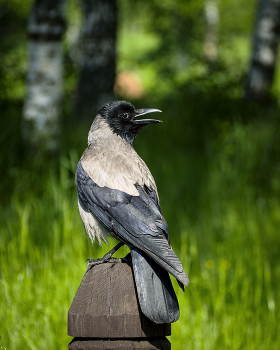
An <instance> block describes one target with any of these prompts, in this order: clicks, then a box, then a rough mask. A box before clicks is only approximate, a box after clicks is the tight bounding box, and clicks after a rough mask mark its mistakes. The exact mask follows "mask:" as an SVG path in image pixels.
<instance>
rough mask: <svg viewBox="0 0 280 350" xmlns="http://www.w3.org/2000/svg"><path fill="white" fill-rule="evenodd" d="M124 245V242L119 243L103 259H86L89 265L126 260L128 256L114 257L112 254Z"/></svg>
mask: <svg viewBox="0 0 280 350" xmlns="http://www.w3.org/2000/svg"><path fill="white" fill-rule="evenodd" d="M123 245H124V243H122V242H120V243H118V244H117V245H116V246H115V247H114V248H113V249H111V250H110V251H109V252H108V253H106V254H105V255H104V256H103V258H101V259H87V260H86V261H88V266H89V265H90V266H94V265H99V264H103V263H105V262H113V263H117V262H123V261H124V260H126V257H125V258H124V259H119V258H112V255H113V254H115V253H116V251H117V250H119V249H120V248H121V247H122V246H123Z"/></svg>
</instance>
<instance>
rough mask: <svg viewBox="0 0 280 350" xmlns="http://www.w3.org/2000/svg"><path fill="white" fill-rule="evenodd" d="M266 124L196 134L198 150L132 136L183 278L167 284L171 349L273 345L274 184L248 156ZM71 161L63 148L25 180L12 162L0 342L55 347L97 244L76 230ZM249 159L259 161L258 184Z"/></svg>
mask: <svg viewBox="0 0 280 350" xmlns="http://www.w3.org/2000/svg"><path fill="white" fill-rule="evenodd" d="M167 123H168V121H167ZM154 130H156V129H154ZM168 132H169V133H172V130H170V129H169V130H168ZM275 132H276V131H275V124H273V123H271V124H269V122H267V121H266V122H265V123H261V124H260V123H259V122H258V121H256V122H253V123H249V124H247V125H244V124H243V123H241V122H235V123H232V124H231V123H229V124H226V126H225V127H224V128H222V132H220V133H219V135H220V136H219V138H217V137H215V139H211V138H210V137H209V138H206V140H204V142H205V145H206V146H207V147H205V148H204V151H205V150H206V151H205V152H204V151H203V152H202V151H201V150H200V151H198V149H200V146H199V147H198V149H196V150H195V149H192V150H190V151H185V149H187V147H183V146H182V145H181V144H176V141H174V145H173V147H174V148H173V151H174V149H176V150H177V152H175V154H176V156H174V157H171V156H170V154H169V153H168V147H169V145H168V143H166V142H165V141H164V137H163V138H162V139H158V143H157V145H155V144H154V147H155V148H154V152H153V154H152V155H151V154H150V152H149V145H150V144H152V140H151V137H152V136H153V135H154V131H152V132H151V131H147V132H145V133H143V135H142V136H141V137H142V140H143V139H144V140H146V142H144V141H143V142H142V143H141V142H140V141H137V147H138V148H139V152H140V153H141V154H142V155H143V157H144V158H145V159H146V160H147V163H148V164H149V166H150V167H151V169H152V171H153V173H154V175H155V178H156V181H157V182H158V184H159V192H160V197H161V204H162V209H163V212H164V215H165V216H166V217H167V219H168V223H169V229H170V235H171V242H172V244H173V246H174V249H175V251H176V252H177V254H178V255H179V256H180V258H181V260H182V263H183V265H184V267H185V269H186V271H187V273H188V274H189V277H190V285H189V287H188V288H186V291H185V293H182V292H181V291H180V290H179V289H178V287H177V284H176V283H174V286H175V288H176V292H177V295H178V298H179V302H180V308H181V317H180V319H179V321H178V322H177V323H175V324H174V325H173V326H172V336H171V337H170V340H171V343H172V349H173V350H174V349H199V350H203V349H205V350H207V349H209V350H210V349H213V350H214V349H215V350H219V349H223V350H224V349H230V350H233V349H246V350H248V349H249V350H250V349H252V350H253V349H275V350H276V349H280V345H279V344H280V335H279V331H278V330H279V322H280V317H279V316H280V315H279V300H280V298H279V297H280V296H279V290H280V282H279V281H280V264H279V260H280V254H279V243H280V236H279V223H280V200H279V188H280V186H279V179H278V177H277V171H276V170H275V172H273V171H271V169H274V168H275V167H276V165H275V167H274V168H273V167H270V168H269V167H268V164H269V162H268V160H267V158H269V157H268V156H267V157H266V158H265V159H266V160H265V161H264V160H262V159H263V157H260V154H261V152H263V153H262V154H271V153H273V152H271V147H272V148H273V147H274V146H273V145H275V142H274V141H273V140H274V139H273V135H274V134H275ZM184 142H186V141H184ZM176 147H177V148H176ZM160 150H161V151H160ZM197 152H198V153H199V152H200V155H201V157H200V158H199V157H198V153H197ZM155 155H157V157H155ZM153 158H154V159H155V161H154V162H152V159H153ZM78 159H79V156H78V152H77V151H75V150H71V151H70V153H69V155H68V156H64V157H61V161H60V170H59V171H58V172H57V171H55V167H54V166H49V167H46V166H44V169H45V172H40V173H39V174H41V175H37V177H35V178H36V186H35V183H34V186H33V181H35V180H34V179H35V178H34V177H33V176H34V174H32V172H33V171H34V169H32V168H31V170H26V169H24V168H19V169H18V170H17V172H18V173H17V178H18V179H23V180H22V181H21V183H20V185H18V186H15V190H14V191H12V195H11V198H10V201H9V204H4V203H3V204H2V205H1V211H0V225H1V226H0V227H1V234H0V253H1V254H0V266H1V280H0V336H1V342H0V347H1V349H62V348H67V344H68V343H69V342H70V341H71V337H68V336H67V311H68V309H69V307H70V305H71V302H72V299H73V297H74V295H75V292H76V290H77V288H78V286H79V283H80V281H81V279H82V277H83V274H84V272H85V268H86V264H85V259H86V258H88V257H96V256H101V255H102V254H103V253H104V252H105V251H107V250H108V249H109V247H105V248H106V249H104V251H102V250H101V248H99V247H98V245H97V244H94V245H93V246H91V244H90V241H89V239H88V238H87V237H86V234H85V232H84V229H83V225H82V222H81V220H80V217H79V213H78V209H77V204H76V190H75V184H74V172H75V166H76V163H77V161H78ZM261 161H262V162H264V164H263V166H264V167H266V169H267V171H268V169H270V171H269V181H267V182H266V183H264V184H263V186H262V187H260V186H258V181H259V180H258V178H257V179H256V174H259V176H261V175H260V171H261V169H262V168H261V167H260V169H259V170H256V169H258V166H259V164H260V162H261ZM42 166H43V165H42ZM263 170H264V174H267V172H266V171H265V169H263ZM203 174H204V175H203ZM174 179H176V180H175V181H174ZM260 179H261V180H260V181H263V180H262V179H263V178H262V177H260ZM17 181H18V180H17ZM268 184H271V186H272V187H271V188H269V189H266V186H268ZM268 187H269V186H268ZM126 252H127V248H125V249H123V251H121V252H120V253H119V256H121V255H124V254H126Z"/></svg>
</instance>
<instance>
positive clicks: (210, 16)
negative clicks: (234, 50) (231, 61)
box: [203, 0, 219, 62]
mask: <svg viewBox="0 0 280 350" xmlns="http://www.w3.org/2000/svg"><path fill="white" fill-rule="evenodd" d="M205 21H206V28H205V29H206V30H205V40H204V47H203V49H204V55H205V58H206V60H207V61H209V62H215V61H216V60H217V58H218V29H219V9H218V6H217V2H216V0H205Z"/></svg>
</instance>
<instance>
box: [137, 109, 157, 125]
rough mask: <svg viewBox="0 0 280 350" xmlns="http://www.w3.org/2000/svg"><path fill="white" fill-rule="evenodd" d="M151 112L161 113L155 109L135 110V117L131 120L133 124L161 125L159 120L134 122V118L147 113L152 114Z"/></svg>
mask: <svg viewBox="0 0 280 350" xmlns="http://www.w3.org/2000/svg"><path fill="white" fill-rule="evenodd" d="M153 112H161V110H159V109H155V108H141V109H135V111H134V113H135V117H134V118H133V121H134V123H136V124H149V123H161V120H157V119H138V120H135V119H136V118H138V117H140V116H142V115H145V114H148V113H153Z"/></svg>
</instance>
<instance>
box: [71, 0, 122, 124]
mask: <svg viewBox="0 0 280 350" xmlns="http://www.w3.org/2000/svg"><path fill="white" fill-rule="evenodd" d="M83 8H84V27H83V30H82V39H81V44H82V59H81V67H80V76H79V83H78V92H77V101H76V113H77V116H79V117H82V118H83V119H86V120H92V118H93V116H95V115H96V112H97V110H98V109H99V108H100V107H101V106H102V105H103V104H104V103H105V102H107V101H110V100H112V99H113V98H114V95H113V88H114V81H115V71H116V32H117V5H116V0H83Z"/></svg>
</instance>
